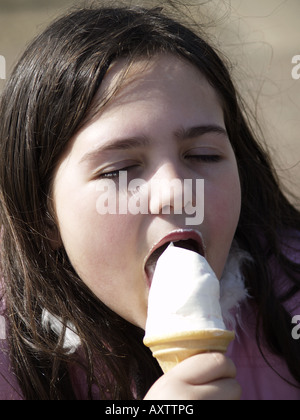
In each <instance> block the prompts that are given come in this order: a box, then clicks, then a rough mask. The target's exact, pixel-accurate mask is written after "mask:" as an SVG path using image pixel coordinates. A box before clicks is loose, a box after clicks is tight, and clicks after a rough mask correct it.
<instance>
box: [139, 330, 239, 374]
mask: <svg viewBox="0 0 300 420" xmlns="http://www.w3.org/2000/svg"><path fill="white" fill-rule="evenodd" d="M233 339H234V332H233V331H226V330H218V329H215V330H203V331H190V332H185V333H177V334H172V335H166V336H164V337H163V336H161V337H153V338H148V337H145V338H144V344H145V345H146V346H147V347H149V348H150V349H151V351H152V354H153V357H155V358H156V359H157V361H158V363H159V364H160V366H161V368H162V370H163V372H164V373H166V372H168V371H169V370H170V369H172V368H173V367H175V366H176V365H177V364H178V363H180V362H182V361H183V360H185V359H187V358H189V357H191V356H194V355H195V354H200V353H207V352H214V351H216V352H221V353H226V351H227V348H228V345H229V343H230V342H231V341H232V340H233Z"/></svg>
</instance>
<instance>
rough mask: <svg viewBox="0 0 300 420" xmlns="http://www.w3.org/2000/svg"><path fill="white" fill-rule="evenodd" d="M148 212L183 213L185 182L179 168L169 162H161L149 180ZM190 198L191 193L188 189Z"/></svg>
mask: <svg viewBox="0 0 300 420" xmlns="http://www.w3.org/2000/svg"><path fill="white" fill-rule="evenodd" d="M149 185H150V196H149V213H150V214H171V213H172V214H183V213H184V208H185V205H186V201H187V200H186V197H185V194H186V193H187V191H185V190H186V185H187V184H186V183H185V181H184V176H183V174H182V172H180V170H179V168H178V167H177V166H175V164H173V163H171V162H167V163H164V164H162V165H161V166H160V167H159V169H158V170H157V171H156V173H155V174H154V175H153V177H152V178H151V179H150V181H149ZM189 194H190V197H191V200H192V201H193V199H192V196H193V193H192V191H189Z"/></svg>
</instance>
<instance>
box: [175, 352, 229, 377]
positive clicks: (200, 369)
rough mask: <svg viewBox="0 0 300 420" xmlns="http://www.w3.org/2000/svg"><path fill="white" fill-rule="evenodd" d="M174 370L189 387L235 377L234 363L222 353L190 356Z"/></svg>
mask: <svg viewBox="0 0 300 420" xmlns="http://www.w3.org/2000/svg"><path fill="white" fill-rule="evenodd" d="M176 370H177V371H176V372H175V370H174V373H176V374H178V375H180V376H181V379H182V380H183V381H185V382H187V383H189V384H191V385H201V384H205V383H209V382H213V381H215V380H218V379H223V378H235V376H236V368H235V365H234V363H233V362H232V360H230V359H229V358H228V357H226V356H225V355H223V354H222V353H203V354H198V355H196V356H192V357H190V358H188V359H186V360H184V361H183V362H181V363H180V364H179V365H178V366H177V367H176ZM171 372H172V371H170V373H171Z"/></svg>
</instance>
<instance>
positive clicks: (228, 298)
mask: <svg viewBox="0 0 300 420" xmlns="http://www.w3.org/2000/svg"><path fill="white" fill-rule="evenodd" d="M245 261H249V262H250V261H252V258H251V257H250V254H248V253H247V252H245V251H243V250H241V249H240V248H239V247H238V245H237V243H236V242H234V243H233V245H232V247H231V250H230V253H229V256H228V259H227V263H226V265H225V269H224V272H223V275H222V278H221V281H220V304H221V309H222V315H223V319H224V322H225V325H226V326H227V328H228V329H235V327H236V324H237V322H239V321H240V319H239V318H240V317H239V308H240V305H241V303H242V302H244V301H245V300H246V299H247V298H248V297H249V295H248V292H247V290H246V287H245V282H244V278H243V274H242V271H241V268H242V265H243V263H244V262H245ZM234 312H235V313H234Z"/></svg>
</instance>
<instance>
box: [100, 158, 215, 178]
mask: <svg viewBox="0 0 300 420" xmlns="http://www.w3.org/2000/svg"><path fill="white" fill-rule="evenodd" d="M185 159H188V160H195V161H197V162H204V163H218V162H220V160H221V156H219V155H191V156H185ZM136 166H138V165H131V166H127V167H125V168H122V169H118V170H116V171H111V172H106V173H102V174H100V175H99V177H98V178H106V179H107V178H108V179H113V178H118V177H119V174H120V172H122V171H124V172H128V171H129V170H130V169H133V168H135V167H136Z"/></svg>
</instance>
